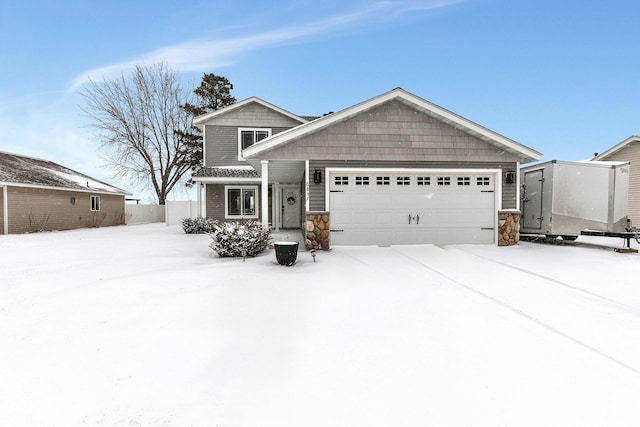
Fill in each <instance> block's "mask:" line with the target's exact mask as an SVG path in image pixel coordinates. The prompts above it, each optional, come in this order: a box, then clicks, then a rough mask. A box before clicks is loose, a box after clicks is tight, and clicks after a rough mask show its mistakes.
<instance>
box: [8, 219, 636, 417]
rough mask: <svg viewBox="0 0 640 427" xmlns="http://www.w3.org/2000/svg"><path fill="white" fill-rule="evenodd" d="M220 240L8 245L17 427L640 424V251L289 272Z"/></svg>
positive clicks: (335, 254)
mask: <svg viewBox="0 0 640 427" xmlns="http://www.w3.org/2000/svg"><path fill="white" fill-rule="evenodd" d="M581 239H582V238H581ZM209 241H210V239H209V238H208V236H202V235H200V236H194V235H184V234H182V232H181V230H180V229H179V228H177V227H165V226H164V225H161V224H151V225H143V226H133V227H112V228H105V229H96V230H77V231H69V232H60V233H42V234H33V235H22V236H13V235H12V236H0V263H1V264H0V283H1V284H0V340H1V341H0V345H1V349H0V379H1V381H0V424H2V425H10V426H40V425H46V426H75V425H82V426H85V425H86V426H93V425H100V426H112V425H113V426H131V425H133V426H156V425H158V426H190V425H193V426H221V427H226V426H278V427H281V426H327V425H332V426H389V425H398V426H400V425H401V426H471V425H473V426H541V425H544V426H605V425H606V426H635V425H639V424H640V410H638V405H637V402H639V401H640V292H639V290H638V287H639V286H640V285H639V284H638V282H639V281H638V279H637V277H638V273H639V272H640V257H638V256H637V255H620V254H616V253H614V252H613V251H610V250H604V249H602V248H599V247H594V246H591V247H588V246H585V245H583V246H582V247H565V246H543V245H538V244H532V243H526V242H523V243H521V244H520V245H519V246H518V247H513V248H498V247H494V246H484V245H473V246H472V245H456V246H446V247H437V246H429V245H427V246H399V247H390V248H378V247H358V248H356V247H339V248H335V249H333V250H332V251H330V252H319V253H318V256H317V262H315V263H314V262H313V260H312V259H311V257H310V256H309V254H308V253H305V252H301V253H300V254H299V260H298V263H297V264H296V265H295V266H294V267H283V266H279V265H277V264H276V263H275V256H274V254H273V251H272V250H271V251H268V252H266V253H265V254H264V255H262V256H259V257H256V258H251V259H247V260H246V262H242V260H240V259H220V258H217V257H215V256H212V255H211V253H210V250H209V249H208V247H207V245H208V244H209ZM610 243H612V244H617V243H619V242H616V241H613V242H610Z"/></svg>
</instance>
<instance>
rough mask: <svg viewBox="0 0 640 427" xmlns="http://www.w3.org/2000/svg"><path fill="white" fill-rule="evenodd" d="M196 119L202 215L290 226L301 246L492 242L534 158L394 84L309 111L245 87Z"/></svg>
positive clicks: (514, 204) (516, 204)
mask: <svg viewBox="0 0 640 427" xmlns="http://www.w3.org/2000/svg"><path fill="white" fill-rule="evenodd" d="M194 124H195V125H196V126H199V127H200V128H201V129H202V131H203V133H204V167H203V168H202V169H201V170H199V171H198V172H196V173H195V174H194V175H193V180H194V181H195V182H196V183H197V184H198V187H199V191H198V194H199V195H200V194H201V190H202V189H204V194H205V196H204V198H203V199H201V200H204V203H205V204H206V214H207V217H211V218H214V219H221V220H238V219H256V220H259V221H261V222H262V223H263V224H265V225H267V224H268V226H270V227H272V228H273V229H280V228H299V229H301V231H302V232H303V233H304V234H305V236H306V238H307V247H320V248H325V247H327V246H328V244H329V241H330V242H331V245H391V244H419V243H498V241H499V240H500V236H498V222H499V219H498V212H499V211H501V210H517V209H518V208H519V200H518V184H519V183H518V175H519V174H518V173H517V171H518V169H519V166H520V164H522V163H528V162H532V161H536V160H539V159H540V157H541V154H540V153H538V152H537V151H535V150H532V149H530V148H528V147H525V146H524V145H522V144H519V143H517V142H515V141H513V140H511V139H509V138H506V137H504V136H502V135H500V134H497V133H495V132H493V131H491V130H489V129H487V128H485V127H482V126H480V125H478V124H476V123H474V122H471V121H469V120H467V119H465V118H463V117H461V116H458V115H456V114H454V113H452V112H450V111H448V110H446V109H444V108H442V107H440V106H437V105H435V104H433V103H430V102H428V101H426V100H424V99H422V98H420V97H417V96H415V95H413V94H411V93H409V92H406V91H405V90H403V89H400V88H398V89H394V90H392V91H390V92H387V93H384V94H382V95H379V96H377V97H374V98H372V99H369V100H367V101H364V102H362V103H359V104H356V105H354V106H352V107H349V108H346V109H344V110H342V111H339V112H336V113H331V114H327V115H325V116H322V117H318V118H311V117H302V116H297V115H295V114H292V113H290V112H288V111H286V110H283V109H282V108H279V107H277V106H275V105H273V104H270V103H268V102H265V101H263V100H261V99H259V98H255V97H252V98H249V99H246V100H244V101H240V102H238V103H236V104H234V105H231V106H229V107H226V108H224V109H221V110H218V111H215V112H212V113H209V114H206V115H203V116H200V117H197V118H196V119H195V120H194ZM314 236H315V237H314Z"/></svg>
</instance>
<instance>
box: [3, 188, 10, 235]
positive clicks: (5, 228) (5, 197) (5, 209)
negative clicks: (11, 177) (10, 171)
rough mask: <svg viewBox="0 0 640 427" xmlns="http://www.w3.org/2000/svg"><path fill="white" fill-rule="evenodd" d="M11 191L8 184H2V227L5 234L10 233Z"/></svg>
mask: <svg viewBox="0 0 640 427" xmlns="http://www.w3.org/2000/svg"><path fill="white" fill-rule="evenodd" d="M8 199H9V191H8V188H7V186H6V185H3V186H2V222H3V225H2V228H3V234H9V200H8Z"/></svg>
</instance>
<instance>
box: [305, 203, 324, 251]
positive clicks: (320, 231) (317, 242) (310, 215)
mask: <svg viewBox="0 0 640 427" xmlns="http://www.w3.org/2000/svg"><path fill="white" fill-rule="evenodd" d="M329 234H330V233H329V212H307V214H306V218H305V223H304V235H305V239H304V242H305V247H306V248H307V250H311V249H324V250H327V249H329Z"/></svg>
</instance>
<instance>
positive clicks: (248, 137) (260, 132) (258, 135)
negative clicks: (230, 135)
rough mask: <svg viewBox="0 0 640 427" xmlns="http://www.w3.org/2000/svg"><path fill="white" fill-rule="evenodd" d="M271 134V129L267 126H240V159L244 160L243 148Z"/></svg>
mask: <svg viewBox="0 0 640 427" xmlns="http://www.w3.org/2000/svg"><path fill="white" fill-rule="evenodd" d="M270 136H271V129H267V128H264V129H263V128H239V129H238V160H242V159H243V158H242V150H244V149H245V148H249V147H251V146H252V145H253V144H255V143H256V142H259V141H262V140H263V139H265V138H269V137H270Z"/></svg>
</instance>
